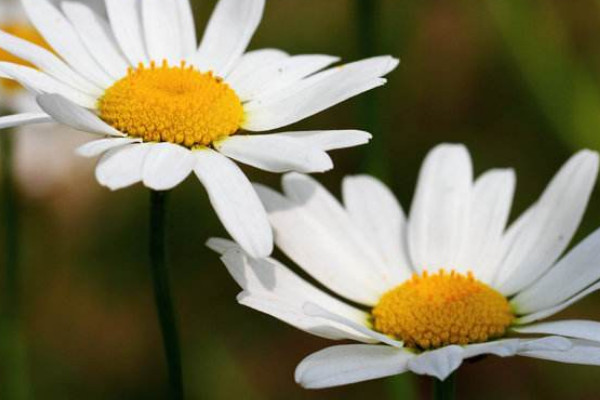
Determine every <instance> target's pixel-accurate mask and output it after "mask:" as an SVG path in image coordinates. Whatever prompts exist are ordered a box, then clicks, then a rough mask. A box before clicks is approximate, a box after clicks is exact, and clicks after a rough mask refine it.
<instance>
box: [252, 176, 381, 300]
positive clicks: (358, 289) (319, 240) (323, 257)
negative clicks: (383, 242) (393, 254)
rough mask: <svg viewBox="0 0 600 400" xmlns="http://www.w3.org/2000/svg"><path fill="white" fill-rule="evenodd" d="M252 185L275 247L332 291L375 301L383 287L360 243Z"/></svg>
mask: <svg viewBox="0 0 600 400" xmlns="http://www.w3.org/2000/svg"><path fill="white" fill-rule="evenodd" d="M254 187H255V189H256V191H257V193H258V195H259V196H260V198H261V200H262V201H263V203H264V205H265V208H266V209H267V211H268V212H269V220H270V222H271V224H272V226H273V229H274V231H275V241H276V243H277V246H278V247H279V248H280V249H281V250H282V251H283V252H284V253H286V254H287V255H288V256H289V257H290V258H291V259H292V260H293V261H295V262H296V264H298V265H299V266H300V267H301V268H302V269H304V270H305V271H306V272H307V273H309V274H310V275H312V276H313V277H314V278H315V279H317V280H318V281H319V282H321V283H322V284H323V285H325V286H327V287H328V288H330V289H331V290H333V291H334V292H336V293H338V294H340V295H342V296H344V297H346V298H348V299H351V300H353V301H355V302H357V303H362V304H368V305H375V304H376V303H377V301H378V300H379V298H380V297H381V295H382V294H383V293H384V292H385V291H386V288H387V286H386V284H385V281H384V280H383V279H382V278H381V277H380V276H379V275H378V274H377V273H374V271H373V268H374V267H375V265H374V264H373V262H372V261H371V260H370V259H369V257H368V256H365V254H364V253H363V251H362V250H361V247H363V246H361V245H360V244H359V245H358V246H357V245H356V244H355V242H354V241H352V239H350V238H348V233H349V232H343V228H336V227H335V226H334V228H333V229H331V228H330V226H329V224H328V223H327V221H324V220H323V219H322V218H321V217H320V215H318V214H315V213H313V212H311V211H310V210H308V209H307V208H306V207H305V205H304V204H302V203H296V202H294V201H291V200H289V199H287V198H285V197H283V196H281V195H280V194H279V193H277V192H275V191H273V190H271V189H268V188H266V187H264V186H261V185H257V184H255V185H254ZM336 218H340V217H339V213H337V212H336V213H332V214H331V215H330V216H329V218H327V219H328V220H331V219H336ZM341 218H342V219H343V218H348V217H347V216H346V217H341ZM343 225H346V224H343ZM350 230H351V231H355V228H354V227H350Z"/></svg>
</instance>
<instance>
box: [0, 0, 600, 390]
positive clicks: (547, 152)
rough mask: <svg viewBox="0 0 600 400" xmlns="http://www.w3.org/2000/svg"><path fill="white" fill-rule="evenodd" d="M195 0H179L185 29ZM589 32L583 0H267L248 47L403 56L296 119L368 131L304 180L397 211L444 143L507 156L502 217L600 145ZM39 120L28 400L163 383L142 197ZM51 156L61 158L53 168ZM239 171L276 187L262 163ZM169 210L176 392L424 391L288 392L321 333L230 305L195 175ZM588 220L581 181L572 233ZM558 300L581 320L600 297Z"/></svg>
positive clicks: (488, 160)
mask: <svg viewBox="0 0 600 400" xmlns="http://www.w3.org/2000/svg"><path fill="white" fill-rule="evenodd" d="M1 1H5V0H1ZM214 4H215V0H198V1H194V11H195V13H196V15H197V21H198V23H197V25H198V29H199V31H201V30H202V28H203V26H204V23H205V22H206V20H207V18H208V16H209V15H210V12H211V11H212V9H213V7H214ZM599 36H600V1H598V0H578V1H564V0H527V1H523V0H481V1H475V2H474V1H466V0H454V1H439V0H422V1H410V0H327V1H324V0H270V1H268V2H267V8H266V13H265V16H264V20H263V23H262V25H261V27H260V28H259V31H258V33H257V35H256V37H255V39H254V40H253V42H252V44H251V48H260V47H278V48H282V49H285V50H287V51H289V52H291V53H329V54H335V55H340V56H342V57H343V59H344V60H355V59H358V58H361V57H365V56H368V55H373V54H392V55H395V56H399V57H400V58H401V59H402V64H401V65H400V67H399V68H398V69H397V70H396V71H394V72H393V73H392V74H391V75H390V76H389V84H388V85H387V86H385V87H384V88H382V89H378V90H376V91H375V92H372V93H369V94H366V95H363V96H360V97H359V98H357V99H354V100H351V101H348V102H346V103H344V104H343V105H341V106H338V107H335V108H334V109H331V110H328V111H326V112H323V113H321V114H320V115H318V116H316V117H313V118H310V119H309V120H307V121H303V122H300V123H298V124H297V125H296V126H295V128H298V129H328V128H331V129H333V128H360V129H366V130H370V131H372V132H373V133H374V136H375V137H374V140H373V142H372V144H371V145H369V146H365V147H362V148H357V149H351V150H342V151H337V152H334V153H333V158H334V161H335V163H336V169H335V170H334V171H332V172H330V173H327V174H325V175H322V176H318V179H319V180H320V181H322V182H323V183H324V184H325V185H326V186H327V187H328V188H330V189H331V190H332V191H333V192H334V193H339V186H340V182H341V179H342V177H343V176H344V175H347V174H356V173H371V174H374V175H377V176H378V177H380V178H382V179H383V180H385V181H386V182H387V183H388V184H389V185H390V186H391V188H392V189H393V190H394V192H395V193H396V194H397V196H398V197H399V198H400V200H401V202H402V204H403V205H404V207H405V208H406V209H408V208H409V205H410V200H411V197H412V193H413V189H414V184H415V181H416V176H417V173H418V169H419V165H420V163H421V161H422V159H423V157H424V155H425V154H426V152H427V151H428V150H429V149H430V148H431V147H432V146H434V145H435V144H437V143H440V142H462V143H465V144H466V145H467V146H468V148H469V149H470V151H471V153H472V156H473V159H474V163H475V168H476V171H477V172H480V171H483V170H485V169H488V168H491V167H514V168H515V169H516V170H517V176H518V186H517V193H516V199H515V206H514V213H513V217H514V216H515V215H517V213H519V212H520V211H522V210H524V209H525V208H526V207H527V206H528V205H529V204H531V203H532V202H533V201H534V200H535V199H536V197H537V196H538V195H539V194H540V193H541V191H542V190H543V188H544V186H545V184H546V183H547V182H548V180H549V179H550V178H551V176H552V175H553V173H554V172H555V171H556V170H557V169H558V168H559V166H560V165H561V164H562V163H563V162H564V161H565V160H566V159H567V158H568V157H569V156H570V155H571V154H572V153H573V152H574V151H576V150H578V149H581V148H592V149H596V150H598V149H600V41H599V40H598V37H599ZM45 133H46V132H35V131H33V132H28V134H27V135H19V134H18V133H17V134H15V140H16V141H17V142H19V143H18V146H19V150H18V165H19V167H18V197H19V202H20V213H19V219H20V227H21V231H20V239H21V243H22V247H21V251H22V257H23V261H22V274H21V288H20V291H21V306H22V310H23V315H24V317H23V318H24V319H23V333H24V336H23V343H24V344H25V349H26V355H27V358H26V360H27V367H28V370H29V374H30V380H31V382H32V393H33V398H35V399H51V400H52V399H90V400H93V399H161V398H165V396H166V371H165V366H164V359H163V353H162V348H161V340H160V333H159V329H158V325H157V321H156V316H155V310H154V304H153V297H152V288H151V281H150V276H149V267H148V256H147V253H148V247H147V246H148V245H147V236H148V212H149V209H148V203H149V194H148V192H147V190H145V189H144V188H143V187H141V185H138V186H136V187H133V188H130V189H127V190H121V191H119V192H116V193H112V192H109V191H108V190H106V189H103V188H101V187H100V186H99V185H98V184H97V183H96V182H95V180H94V177H93V169H94V162H93V161H89V160H83V159H79V158H77V157H76V156H75V155H72V150H73V149H74V148H75V146H76V144H77V143H78V142H83V141H85V140H87V137H86V136H85V135H83V134H81V133H75V132H68V133H62V134H61V136H60V140H58V139H57V140H56V141H53V140H52V138H51V137H49V136H48V135H47V133H46V134H45ZM12 134H14V133H12ZM51 166H53V167H52V168H51ZM53 168H59V171H60V173H59V174H56V173H54V175H53V176H54V178H52V176H50V175H51V174H53V172H52V171H56V170H55V169H53ZM246 171H247V173H248V174H249V175H250V176H251V177H252V179H254V180H256V181H259V182H263V183H266V184H268V185H272V186H278V183H279V182H278V181H279V177H277V176H274V175H268V174H263V173H259V172H257V171H255V170H252V169H251V168H246ZM49 174H50V175H49ZM56 176H58V178H56ZM169 211H170V237H169V242H170V257H171V277H172V284H173V290H174V295H175V300H176V307H177V310H178V316H179V326H180V332H181V336H182V346H183V356H184V369H185V381H186V389H187V392H188V395H189V398H190V399H217V400H220V399H250V400H260V399H275V400H276V399H286V400H288V399H365V398H377V399H420V398H427V397H428V396H429V392H430V390H431V386H430V385H431V382H430V380H429V379H426V378H417V377H415V376H412V375H404V376H400V377H395V378H391V379H387V380H379V381H374V382H369V383H364V384H357V385H354V386H350V387H345V388H338V389H330V390H324V391H306V390H303V389H301V388H300V387H299V386H297V385H296V384H295V383H294V380H293V371H294V368H295V366H296V365H297V363H298V362H299V361H300V360H301V359H302V358H303V357H304V356H306V355H308V354H309V353H311V352H313V351H315V350H318V349H320V348H322V347H324V346H327V345H328V344H330V343H329V342H328V341H326V340H322V339H319V338H314V337H311V336H309V335H307V334H304V333H303V332H300V331H297V330H295V329H293V328H291V327H288V326H286V325H284V324H283V323H280V322H279V321H277V320H275V319H272V318H270V317H268V316H265V315H262V314H260V313H258V312H255V311H253V310H250V309H247V308H244V307H242V306H240V305H238V304H237V303H236V301H235V296H236V294H237V293H238V288H237V287H236V285H235V283H234V282H233V280H232V279H231V278H230V277H229V276H228V274H227V272H226V270H225V268H224V267H223V265H221V264H220V262H219V260H218V257H217V256H216V255H215V254H213V253H212V252H210V251H209V250H207V249H206V247H205V246H204V242H205V241H206V239H208V238H209V237H211V236H225V232H224V230H223V228H222V227H221V225H220V224H219V222H218V221H217V219H216V217H215V215H214V213H213V211H212V209H211V207H210V206H209V204H208V199H207V197H206V194H205V192H204V190H203V189H202V186H201V185H200V184H199V183H198V182H197V181H196V179H193V178H190V179H189V180H188V181H186V182H185V184H183V185H182V186H180V187H178V188H177V189H176V190H174V191H173V193H172V195H171V198H170V210H169ZM597 226H600V191H598V190H596V191H595V193H594V195H593V198H592V201H591V204H590V207H589V209H588V211H587V214H586V216H585V219H584V223H583V225H582V226H581V228H580V231H579V233H578V236H577V237H576V240H579V239H581V238H583V237H584V236H585V235H587V234H588V233H590V232H591V231H592V230H593V229H594V228H595V227H597ZM599 268H600V266H599ZM560 316H561V317H574V318H592V319H596V320H598V319H600V293H596V294H594V295H591V296H590V297H589V298H587V299H585V300H584V301H581V302H580V303H579V304H577V305H576V306H574V307H572V308H571V309H569V310H568V311H565V312H564V313H563V314H561V315H560ZM1 361H2V360H1V357H0V362H1ZM599 378H600V369H598V368H594V367H583V366H572V365H564V364H554V363H551V362H545V361H536V360H530V359H521V358H512V359H508V360H504V359H498V358H495V357H488V358H486V359H485V360H481V361H478V362H475V363H468V364H466V365H465V366H464V367H462V368H461V369H460V372H459V374H458V394H459V398H462V399H481V398H486V399H565V398H569V399H597V398H599V397H600V383H599V382H600V380H599ZM0 385H2V377H0Z"/></svg>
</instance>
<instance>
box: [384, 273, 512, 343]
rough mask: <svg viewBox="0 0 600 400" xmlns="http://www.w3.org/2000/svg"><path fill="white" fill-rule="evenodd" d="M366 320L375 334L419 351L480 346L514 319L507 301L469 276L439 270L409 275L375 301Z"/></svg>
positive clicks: (497, 335) (504, 329)
mask: <svg viewBox="0 0 600 400" xmlns="http://www.w3.org/2000/svg"><path fill="white" fill-rule="evenodd" d="M372 317H373V324H374V327H375V329H376V330H377V331H379V332H381V333H384V334H386V335H389V336H392V337H394V338H397V339H399V340H402V341H404V344H405V345H406V346H407V347H411V348H416V349H421V350H427V349H434V348H438V347H442V346H447V345H451V344H458V345H466V344H469V343H480V342H486V341H488V340H490V339H494V338H498V337H501V336H503V335H504V333H505V332H506V329H507V328H508V326H509V325H510V324H511V322H512V321H513V319H514V315H513V313H512V311H511V307H510V305H509V303H508V300H507V299H506V298H505V297H504V296H502V295H501V294H500V293H499V292H497V291H496V290H494V289H492V288H490V287H489V286H487V285H486V284H484V283H482V282H480V281H478V280H476V279H475V278H474V277H473V274H472V273H470V272H469V273H468V274H466V275H464V274H460V273H457V272H455V271H451V272H450V273H447V272H446V271H444V270H440V271H439V272H438V273H435V274H428V273H427V272H424V273H423V274H422V275H417V274H414V275H413V277H412V278H411V279H410V280H408V281H406V282H404V283H403V284H401V285H400V286H398V287H396V288H395V289H392V290H390V291H389V292H387V293H386V294H384V295H383V296H382V297H381V299H380V300H379V303H378V304H377V305H376V306H375V308H374V309H373V311H372Z"/></svg>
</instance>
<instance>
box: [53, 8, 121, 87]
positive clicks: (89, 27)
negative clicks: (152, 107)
mask: <svg viewBox="0 0 600 400" xmlns="http://www.w3.org/2000/svg"><path fill="white" fill-rule="evenodd" d="M61 7H62V9H63V11H64V13H65V15H66V16H67V18H68V19H69V21H71V24H73V27H74V28H75V30H76V31H77V33H78V34H79V37H80V38H81V40H82V41H83V44H84V45H85V46H86V47H87V49H88V50H89V52H90V54H91V55H92V57H94V59H95V60H96V62H97V63H98V64H99V65H100V66H101V67H102V68H104V69H105V70H106V72H108V73H109V74H110V76H111V77H112V78H113V79H115V80H116V79H121V78H122V77H124V76H125V74H126V73H127V68H129V64H128V63H127V61H126V60H125V58H124V57H123V55H122V54H121V52H120V51H119V49H118V48H117V43H116V42H115V40H114V38H113V36H112V32H111V30H110V26H109V25H108V22H107V21H105V20H104V19H103V18H102V17H100V16H99V15H98V14H96V12H94V10H92V9H91V8H90V7H88V6H87V5H85V4H83V3H80V2H77V1H64V2H62V3H61Z"/></svg>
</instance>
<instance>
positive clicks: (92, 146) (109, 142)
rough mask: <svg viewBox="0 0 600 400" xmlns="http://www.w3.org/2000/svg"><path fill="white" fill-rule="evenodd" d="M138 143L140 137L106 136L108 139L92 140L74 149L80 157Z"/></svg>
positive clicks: (97, 154)
mask: <svg viewBox="0 0 600 400" xmlns="http://www.w3.org/2000/svg"><path fill="white" fill-rule="evenodd" d="M136 142H137V143H140V142H141V140H140V139H131V138H112V137H111V138H108V139H100V140H94V141H92V142H89V143H86V144H84V145H83V146H80V147H79V148H78V149H77V150H76V151H77V154H79V155H80V156H82V157H96V156H99V155H100V154H102V153H105V152H107V151H108V150H112V149H114V148H117V147H121V146H126V145H128V144H132V143H136Z"/></svg>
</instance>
